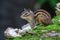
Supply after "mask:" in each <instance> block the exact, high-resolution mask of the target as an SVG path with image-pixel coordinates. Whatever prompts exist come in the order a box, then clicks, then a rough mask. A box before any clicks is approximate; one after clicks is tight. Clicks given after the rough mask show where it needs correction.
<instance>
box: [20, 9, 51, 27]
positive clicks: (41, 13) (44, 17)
mask: <svg viewBox="0 0 60 40" xmlns="http://www.w3.org/2000/svg"><path fill="white" fill-rule="evenodd" d="M20 17H21V18H22V19H25V20H27V21H28V23H29V24H30V25H31V27H32V28H34V27H35V25H36V24H39V23H40V24H41V23H42V24H43V25H48V24H51V23H52V21H51V16H50V14H49V13H48V12H47V11H45V10H42V9H40V10H37V11H36V12H33V11H31V10H27V9H24V11H23V12H22V13H21V16H20Z"/></svg>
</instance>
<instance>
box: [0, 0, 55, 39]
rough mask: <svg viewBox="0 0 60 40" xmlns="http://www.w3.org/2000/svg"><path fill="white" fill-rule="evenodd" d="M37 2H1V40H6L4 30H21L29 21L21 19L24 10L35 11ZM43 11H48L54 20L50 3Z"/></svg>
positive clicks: (43, 6)
mask: <svg viewBox="0 0 60 40" xmlns="http://www.w3.org/2000/svg"><path fill="white" fill-rule="evenodd" d="M36 2H37V1H36V0H0V40H5V36H4V30H5V29H6V28H7V27H13V28H21V26H22V25H24V24H26V23H27V21H26V20H23V19H21V18H20V13H21V12H22V11H23V9H24V8H27V9H28V8H30V9H31V10H33V11H34V8H33V7H34V4H35V3H36ZM41 9H45V10H47V11H48V12H49V13H50V14H51V16H52V18H53V17H54V16H55V9H53V8H52V7H51V6H50V4H49V2H45V3H44V4H43V5H42V7H41Z"/></svg>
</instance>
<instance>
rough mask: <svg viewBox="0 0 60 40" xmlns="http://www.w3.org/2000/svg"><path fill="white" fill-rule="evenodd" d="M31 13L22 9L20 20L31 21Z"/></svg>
mask: <svg viewBox="0 0 60 40" xmlns="http://www.w3.org/2000/svg"><path fill="white" fill-rule="evenodd" d="M32 14H33V12H32V11H31V10H27V9H25V8H24V11H23V12H22V13H21V16H20V17H21V18H22V19H25V20H31V19H32Z"/></svg>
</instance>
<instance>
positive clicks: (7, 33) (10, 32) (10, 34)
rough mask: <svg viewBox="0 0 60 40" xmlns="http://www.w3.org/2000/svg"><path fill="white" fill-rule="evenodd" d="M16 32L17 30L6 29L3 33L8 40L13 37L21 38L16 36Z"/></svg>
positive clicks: (18, 35)
mask: <svg viewBox="0 0 60 40" xmlns="http://www.w3.org/2000/svg"><path fill="white" fill-rule="evenodd" d="M16 31H18V29H17V28H16V29H14V28H11V27H8V28H7V29H6V30H5V31H4V34H5V36H6V37H8V38H14V37H21V36H22V35H20V34H18V33H17V32H16Z"/></svg>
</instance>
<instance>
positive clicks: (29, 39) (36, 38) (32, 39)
mask: <svg viewBox="0 0 60 40" xmlns="http://www.w3.org/2000/svg"><path fill="white" fill-rule="evenodd" d="M59 19H60V17H59V16H57V17H54V18H53V19H52V21H53V24H52V25H48V26H41V25H38V26H37V28H36V29H34V30H33V32H34V35H30V34H28V33H27V34H25V35H23V37H21V38H18V37H16V38H12V39H6V40H40V39H42V40H60V37H55V38H54V37H48V38H41V35H42V34H44V32H42V31H41V30H47V31H48V32H49V31H51V30H55V31H56V32H60V25H59V23H58V22H57V21H58V20H59Z"/></svg>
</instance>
